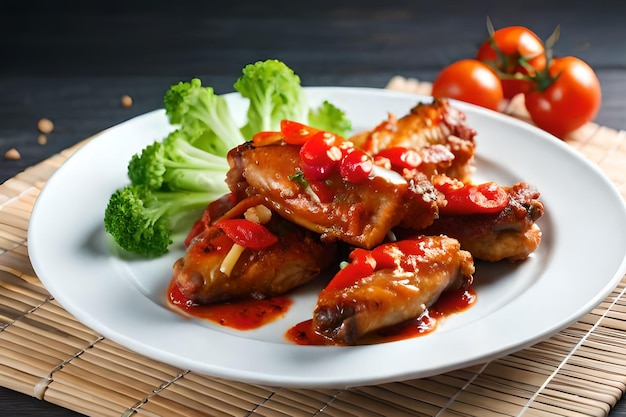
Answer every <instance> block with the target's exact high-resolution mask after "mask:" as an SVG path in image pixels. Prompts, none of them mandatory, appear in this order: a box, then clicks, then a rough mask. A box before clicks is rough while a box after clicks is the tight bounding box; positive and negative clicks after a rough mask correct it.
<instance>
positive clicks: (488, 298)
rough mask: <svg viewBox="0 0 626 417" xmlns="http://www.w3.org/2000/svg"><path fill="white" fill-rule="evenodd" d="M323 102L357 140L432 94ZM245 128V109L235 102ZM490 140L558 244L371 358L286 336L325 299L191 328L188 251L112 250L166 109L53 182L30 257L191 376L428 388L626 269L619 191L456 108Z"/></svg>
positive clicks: (68, 166)
mask: <svg viewBox="0 0 626 417" xmlns="http://www.w3.org/2000/svg"><path fill="white" fill-rule="evenodd" d="M306 91H307V94H308V95H309V98H310V100H311V102H312V103H319V102H320V101H321V100H323V99H328V100H330V101H331V102H333V103H335V104H336V105H338V106H339V107H341V108H344V109H346V110H347V112H348V115H349V117H350V118H351V119H352V121H353V126H354V128H355V131H359V130H364V129H368V128H371V127H373V126H374V125H375V124H376V123H377V122H378V121H381V120H383V119H385V118H386V117H387V113H388V112H393V113H395V114H396V115H398V116H401V115H403V114H405V113H406V112H407V111H408V110H409V109H410V108H411V107H412V106H414V105H415V104H416V103H417V102H418V101H420V100H430V98H429V97H424V96H417V95H412V94H403V93H397V92H390V91H385V90H380V89H358V88H307V89H306ZM228 98H229V103H230V105H231V109H232V111H233V112H234V113H235V114H237V115H238V116H237V117H242V118H243V117H244V115H243V113H244V111H245V105H246V104H245V101H243V100H241V99H240V98H238V97H236V96H233V95H229V97H228ZM454 104H455V105H456V106H458V107H459V108H460V109H461V110H463V111H464V112H465V113H466V114H467V118H468V122H469V123H470V125H472V126H473V127H475V128H476V130H477V131H478V136H477V143H478V147H477V167H478V169H477V173H476V178H478V179H493V180H496V181H498V182H500V183H502V184H512V183H513V182H515V181H519V180H524V181H527V182H529V183H531V184H534V185H536V186H537V187H538V188H539V190H540V192H541V193H542V200H543V202H544V204H545V207H546V214H545V216H544V217H543V218H542V219H540V221H539V224H540V226H541V227H542V229H543V233H544V239H543V242H542V243H541V245H540V247H539V249H538V250H537V252H535V253H534V254H533V255H532V256H531V257H530V258H529V259H528V260H527V261H526V262H524V263H522V264H519V265H512V264H509V263H500V264H494V265H484V264H478V265H477V272H476V276H475V282H476V286H475V288H476V291H477V294H478V302H477V303H476V304H475V305H474V306H473V307H472V308H471V309H469V310H468V311H466V312H463V313H461V314H457V315H455V316H452V317H450V318H448V319H447V320H446V321H444V322H443V323H441V324H440V325H439V328H438V329H437V330H436V331H435V332H434V333H431V334H429V335H427V336H424V337H418V338H415V339H410V340H404V341H399V342H392V343H385V344H379V345H369V346H357V347H329V346H298V345H294V344H290V343H289V342H287V341H286V340H285V339H284V337H283V336H284V333H285V331H286V330H287V329H288V328H289V327H290V326H292V325H294V324H296V323H297V322H299V321H302V320H305V319H308V318H310V316H311V311H312V308H313V305H314V302H315V297H316V291H317V288H314V287H312V286H309V287H307V288H304V289H303V290H301V291H298V292H297V294H296V295H295V296H294V297H295V305H294V307H293V308H292V309H291V310H290V311H289V313H288V314H287V316H286V317H285V318H284V319H282V320H279V321H277V322H275V323H273V324H271V325H268V326H266V327H264V328H262V329H259V330H254V331H235V330H230V329H224V328H222V327H219V326H217V325H212V324H211V323H208V322H204V321H201V320H194V319H186V318H183V317H182V316H181V315H179V314H177V313H175V312H172V311H171V310H170V309H168V308H167V306H166V303H165V292H166V287H167V285H168V282H169V280H170V275H171V266H172V264H173V262H174V260H175V259H176V258H177V257H178V256H180V255H181V254H182V252H181V251H175V252H172V253H170V254H169V255H167V256H165V257H163V258H161V259H158V260H152V261H132V262H131V261H124V260H121V259H119V258H118V257H116V256H115V255H113V254H112V253H111V252H110V251H109V250H108V249H107V242H108V236H107V235H106V234H105V232H104V229H103V224H102V221H103V220H102V219H103V212H104V208H105V206H106V204H107V201H108V198H109V197H110V195H111V193H112V192H113V191H115V189H117V188H119V187H120V186H123V185H125V184H126V183H127V179H126V165H127V163H128V160H129V158H130V157H131V155H133V154H134V153H136V152H138V151H140V150H141V149H142V148H143V147H144V146H145V145H147V144H149V143H151V142H152V141H154V140H156V139H161V138H163V137H164V136H165V134H166V133H167V132H168V131H169V130H170V129H171V127H170V126H169V124H168V121H167V119H166V117H165V114H164V112H163V111H162V110H158V111H154V112H151V113H148V114H145V115H143V116H139V117H137V118H134V119H132V120H129V121H127V122H125V123H122V124H120V125H118V126H115V127H113V128H111V129H108V130H107V131H105V132H103V133H102V134H100V135H99V136H98V137H96V138H95V139H94V140H92V141H91V142H89V143H88V144H86V145H85V146H84V147H82V148H81V149H80V150H79V151H78V152H76V154H75V155H73V156H72V157H71V158H70V159H69V160H68V161H66V162H65V164H63V166H61V167H60V168H59V169H58V170H57V171H56V172H55V174H54V175H53V176H52V178H50V180H49V181H48V183H47V185H46V186H45V188H44V189H43V191H42V193H41V195H40V196H39V198H38V200H37V202H36V204H35V207H34V211H33V213H32V217H31V221H30V227H29V235H28V248H29V253H30V257H31V260H32V263H33V266H34V268H35V271H36V273H37V275H38V276H39V278H40V279H41V281H42V282H43V284H44V285H45V286H46V288H47V289H48V290H49V291H50V293H51V294H52V295H53V296H54V297H55V298H56V299H57V300H58V301H59V302H60V303H61V304H62V305H63V307H64V308H65V309H67V311H69V312H70V313H71V314H73V315H74V316H75V317H76V318H77V319H78V320H80V321H81V322H83V323H84V324H86V325H87V326H89V327H91V328H92V329H94V330H95V331H97V332H99V333H100V334H102V335H103V336H105V337H107V338H110V339H111V340H114V341H116V342H118V343H120V344H121V345H124V346H126V347H128V348H129V349H132V350H133V351H136V352H138V353H140V354H143V355H145V356H148V357H151V358H154V359H156V360H159V361H162V362H166V363H169V364H172V365H175V366H178V367H181V368H183V369H190V370H192V371H195V372H198V373H202V374H206V375H211V376H217V377H222V378H227V379H234V380H240V381H244V382H250V383H261V384H267V385H273V386H285V387H305V388H314V387H316V388H317V387H337V388H345V387H348V386H355V385H369V384H376V383H383V382H389V381H399V380H406V379H411V378H420V377H427V376H431V375H434V374H438V373H443V372H447V371H450V370H453V369H457V368H461V367H465V366H470V365H472V364H477V363H482V362H484V361H488V360H491V359H494V358H497V357H500V356H503V355H505V354H509V353H511V352H513V351H516V350H518V349H521V348H523V347H526V346H529V345H531V344H533V343H535V342H538V341H540V340H542V339H545V338H547V337H548V336H550V335H552V334H554V333H555V332H557V331H559V330H561V329H562V328H564V327H566V326H568V325H569V324H571V323H572V322H574V321H575V320H577V319H578V318H580V317H581V316H582V315H584V314H586V313H587V312H589V311H590V310H591V309H592V308H594V307H595V306H596V305H598V304H599V303H600V302H601V301H602V300H603V299H604V298H605V297H606V296H607V295H608V294H609V293H610V291H611V290H612V289H613V288H614V287H615V286H616V285H617V284H618V283H619V281H620V279H621V277H622V276H623V274H624V273H625V271H626V258H625V254H626V234H625V233H624V230H626V208H625V204H624V201H623V199H622V197H621V196H620V195H619V193H618V192H617V191H616V189H615V188H614V186H613V185H612V184H611V183H610V181H609V180H608V179H607V178H606V177H605V176H604V175H603V174H602V173H601V172H600V171H599V170H598V169H597V168H596V167H595V165H593V164H591V163H589V162H588V161H587V160H586V159H584V158H583V157H582V156H581V155H579V154H578V153H577V152H576V151H574V150H572V149H571V148H570V147H569V146H567V145H566V144H564V143H563V142H562V141H560V140H558V139H556V138H554V137H552V136H550V135H548V134H546V133H544V132H542V131H540V130H539V129H536V128H534V127H532V126H530V125H528V124H526V123H524V122H520V121H517V120H514V119H512V118H510V117H507V116H503V115H500V114H496V113H494V112H490V111H486V110H484V109H481V108H477V107H474V106H470V105H467V104H464V103H458V102H455V103H454Z"/></svg>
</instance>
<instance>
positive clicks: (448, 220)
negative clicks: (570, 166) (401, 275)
mask: <svg viewBox="0 0 626 417" xmlns="http://www.w3.org/2000/svg"><path fill="white" fill-rule="evenodd" d="M503 188H504V189H505V191H506V192H507V194H508V196H509V199H508V205H507V206H506V207H505V208H504V209H503V210H502V211H500V212H499V213H495V214H479V215H445V214H441V215H440V217H439V218H438V219H437V220H435V222H433V224H432V225H431V226H429V227H427V228H426V229H424V230H420V231H419V232H415V231H413V232H410V233H420V234H422V233H424V234H445V235H448V236H451V237H454V238H456V239H458V240H459V241H460V242H461V246H462V247H463V249H465V250H468V251H469V252H471V254H472V256H473V257H474V258H475V259H481V260H485V261H492V262H495V261H500V260H505V259H506V260H509V261H519V260H524V259H526V258H528V256H529V255H530V254H531V253H532V252H534V251H535V250H536V249H537V247H538V246H539V244H540V242H541V229H540V228H539V226H538V225H537V224H536V221H537V220H539V218H541V216H543V213H544V206H543V203H541V201H539V200H538V198H539V192H538V191H537V190H536V189H535V188H534V187H532V186H530V185H529V184H527V183H524V182H520V183H517V184H514V185H513V186H511V187H503ZM400 235H401V236H402V234H400Z"/></svg>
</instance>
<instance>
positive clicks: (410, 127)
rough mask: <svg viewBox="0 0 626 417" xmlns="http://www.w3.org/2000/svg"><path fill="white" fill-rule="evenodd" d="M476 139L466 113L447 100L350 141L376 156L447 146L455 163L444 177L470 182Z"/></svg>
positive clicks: (421, 105) (418, 108)
mask: <svg viewBox="0 0 626 417" xmlns="http://www.w3.org/2000/svg"><path fill="white" fill-rule="evenodd" d="M475 136H476V131H475V130H474V129H473V128H471V127H470V126H468V125H467V123H466V122H465V113H463V112H461V111H460V110H458V109H456V108H454V107H452V106H451V105H450V103H449V102H448V101H447V100H445V99H442V98H435V99H434V100H433V102H432V103H418V104H417V105H416V106H415V107H413V108H412V109H411V111H410V112H409V113H408V114H406V115H404V116H402V117H401V118H399V119H398V118H397V117H396V116H394V115H392V114H390V115H389V116H388V119H387V120H385V121H383V122H382V123H380V124H379V125H378V126H376V127H375V128H373V129H372V130H368V131H365V132H360V133H357V134H355V135H354V136H352V137H351V138H350V140H351V141H352V142H354V143H355V144H356V146H358V147H360V148H361V149H363V150H365V151H366V152H369V153H370V154H372V155H377V154H378V153H380V152H381V151H383V150H385V149H389V148H394V147H404V148H410V149H415V150H419V149H422V148H427V147H430V146H433V145H443V146H445V147H447V148H448V149H449V151H450V152H451V153H452V154H453V155H454V160H453V161H452V163H451V164H450V165H449V167H447V169H446V170H445V171H441V172H440V173H442V174H446V175H448V176H450V177H452V178H456V179H459V180H462V181H467V180H469V178H470V176H471V173H472V166H473V161H474V151H475V147H476V144H475V141H474V138H475Z"/></svg>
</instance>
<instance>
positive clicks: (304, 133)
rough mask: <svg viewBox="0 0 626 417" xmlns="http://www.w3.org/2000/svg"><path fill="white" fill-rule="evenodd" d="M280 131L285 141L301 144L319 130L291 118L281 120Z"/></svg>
mask: <svg viewBox="0 0 626 417" xmlns="http://www.w3.org/2000/svg"><path fill="white" fill-rule="evenodd" d="M280 131H281V133H282V134H283V137H284V140H285V142H287V143H289V144H291V145H302V144H303V143H304V142H306V141H307V140H309V139H310V138H311V137H312V136H313V135H315V134H316V133H318V132H320V130H319V129H316V128H314V127H311V126H307V125H305V124H303V123H300V122H295V121H293V120H281V122H280Z"/></svg>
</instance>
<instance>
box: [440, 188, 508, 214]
mask: <svg viewBox="0 0 626 417" xmlns="http://www.w3.org/2000/svg"><path fill="white" fill-rule="evenodd" d="M435 187H436V188H437V189H438V190H439V191H441V192H442V193H443V194H444V196H445V198H446V201H447V204H446V206H445V207H442V208H441V209H440V212H441V214H448V215H454V216H458V215H466V214H496V213H499V212H501V211H502V210H503V209H504V208H505V207H506V206H507V205H508V204H509V195H508V194H507V192H506V191H505V190H504V189H503V188H502V187H500V186H499V185H498V184H496V183H494V182H486V183H483V184H478V185H470V184H466V185H464V186H463V187H460V188H457V187H455V186H454V185H452V184H448V183H446V184H442V185H435Z"/></svg>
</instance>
